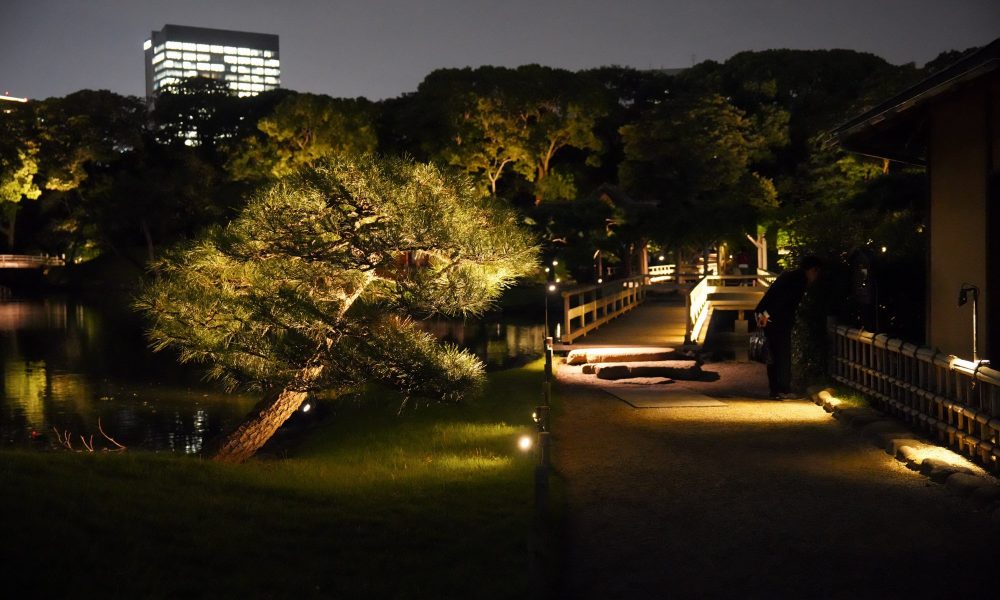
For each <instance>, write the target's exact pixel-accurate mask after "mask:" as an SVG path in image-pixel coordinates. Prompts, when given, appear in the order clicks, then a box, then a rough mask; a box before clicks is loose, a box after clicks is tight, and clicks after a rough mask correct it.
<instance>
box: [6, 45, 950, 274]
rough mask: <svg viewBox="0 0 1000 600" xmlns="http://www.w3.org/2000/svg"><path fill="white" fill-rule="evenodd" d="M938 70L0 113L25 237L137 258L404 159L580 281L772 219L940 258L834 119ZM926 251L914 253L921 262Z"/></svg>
mask: <svg viewBox="0 0 1000 600" xmlns="http://www.w3.org/2000/svg"><path fill="white" fill-rule="evenodd" d="M956 57H957V53H948V54H945V55H942V56H941V57H940V58H939V59H938V60H936V61H933V62H932V63H929V64H928V65H926V66H925V67H924V68H917V67H916V66H914V65H912V64H909V65H902V66H897V65H892V64H889V63H887V62H886V61H884V60H882V59H881V58H878V57H876V56H873V55H870V54H864V53H858V52H853V51H847V50H832V51H793V50H773V51H764V52H744V53H740V54H737V55H735V56H733V57H732V58H730V59H729V60H727V61H725V62H721V63H719V62H712V61H707V62H703V63H700V64H698V65H696V66H694V67H692V68H690V69H687V70H684V71H682V72H681V73H679V74H674V75H671V74H667V73H664V72H659V71H640V70H635V69H629V68H620V67H604V68H599V69H593V70H587V71H581V72H570V71H565V70H560V69H553V68H547V67H542V66H538V65H528V66H523V67H519V68H514V69H510V68H500V67H481V68H476V69H469V68H467V69H441V70H438V71H434V72H432V73H430V74H429V75H428V76H427V77H426V78H425V79H424V81H423V82H422V83H421V84H420V86H419V87H418V89H417V90H416V91H415V92H412V93H408V94H405V95H403V96H400V97H398V98H393V99H389V100H385V101H381V102H370V101H368V100H365V99H343V98H331V97H328V96H322V95H314V94H304V93H296V92H292V91H287V90H278V91H273V92H268V93H264V94H261V95H259V96H255V97H250V98H239V97H236V96H234V95H232V94H230V93H229V92H228V91H227V90H226V89H225V88H224V87H221V86H220V84H218V83H217V82H214V81H212V80H190V81H188V82H186V83H184V84H182V85H180V86H178V87H176V88H174V89H172V90H170V91H169V92H167V93H164V94H162V95H161V96H160V97H159V98H158V99H157V100H156V102H155V103H154V104H153V105H152V106H146V105H145V103H144V102H143V101H142V100H140V99H138V98H134V97H124V96H120V95H117V94H114V93H111V92H107V91H92V90H82V91H80V92H76V93H74V94H70V95H68V96H65V97H61V98H49V99H46V100H41V101H37V102H29V103H27V104H23V105H14V106H12V107H10V108H9V109H8V107H5V111H4V112H3V113H0V202H2V204H0V206H2V208H3V211H2V214H0V216H2V224H0V227H2V233H3V234H4V237H3V240H2V242H0V243H2V244H3V245H5V246H6V247H7V248H12V249H17V250H23V251H31V252H46V253H49V254H57V255H59V254H65V255H66V256H67V258H69V259H71V260H87V259H90V258H94V257H98V256H102V255H105V256H120V257H123V258H125V259H127V260H130V261H133V262H134V263H136V264H143V263H146V262H148V261H150V260H152V259H154V258H155V257H156V256H157V255H158V253H159V252H160V250H161V249H162V248H163V247H165V246H170V245H172V244H174V243H176V242H177V241H180V240H184V239H189V238H192V237H193V236H195V234H196V233H197V232H199V231H201V230H204V229H205V228H207V227H209V226H213V225H216V224H220V223H225V222H227V221H228V220H230V219H231V218H232V217H233V215H235V214H237V212H238V211H239V210H240V209H241V208H242V206H243V205H244V203H245V198H247V197H248V196H249V193H250V192H251V191H252V190H254V189H257V188H259V187H260V186H262V185H263V184H266V183H269V182H271V181H273V180H276V179H278V178H280V177H283V176H285V175H287V174H289V173H292V172H294V171H295V170H296V168H298V167H300V166H313V165H316V164H319V163H320V162H321V161H323V160H325V159H328V158H331V157H337V156H350V155H363V154H366V153H372V152H376V153H380V154H384V155H408V156H411V157H413V158H414V159H416V160H418V161H422V162H433V163H436V164H437V165H439V166H440V167H441V168H443V169H446V170H447V169H451V170H454V171H456V172H465V173H468V174H469V175H470V176H471V177H472V178H473V180H474V181H475V182H477V184H478V186H479V189H480V191H481V193H482V194H483V195H492V196H495V197H497V198H498V199H500V200H501V201H503V202H505V203H507V204H508V205H510V206H512V207H514V208H516V209H518V210H519V211H520V214H521V215H522V218H523V219H524V221H525V222H526V223H528V224H529V225H531V226H532V227H533V228H534V229H535V231H536V232H537V234H538V236H539V238H540V239H541V240H542V243H543V244H544V247H545V252H546V253H548V254H549V255H550V256H559V257H561V258H564V260H563V261H562V262H564V264H566V265H567V267H568V269H569V271H570V274H571V275H572V276H573V277H575V278H576V279H577V280H589V279H592V278H594V277H595V276H596V275H595V272H594V268H593V265H594V256H595V255H596V254H597V253H598V252H602V253H604V255H605V261H606V264H607V263H614V262H616V261H618V262H620V263H625V264H627V263H628V262H629V260H630V259H631V257H632V255H633V254H634V251H635V249H636V248H638V247H639V246H641V245H642V244H645V243H647V242H649V243H651V244H653V246H654V247H656V248H657V249H660V250H661V251H664V252H666V251H673V250H683V251H685V252H696V251H700V250H701V249H702V248H704V247H705V246H707V245H709V244H713V243H715V242H718V241H720V240H729V241H730V242H732V243H734V244H736V245H739V244H740V243H741V241H742V240H745V238H744V234H745V233H747V232H750V233H753V232H755V231H756V230H757V228H758V227H763V228H764V229H766V230H767V231H768V235H769V237H770V239H771V241H772V246H773V245H774V242H781V243H782V245H784V246H786V247H787V248H789V249H791V251H792V253H791V255H790V256H789V259H791V258H794V256H796V255H799V254H802V253H805V252H809V253H817V252H818V253H820V254H824V255H826V256H827V257H829V258H831V259H834V260H836V261H841V262H846V261H847V260H848V259H849V257H850V255H851V253H853V252H856V251H858V250H860V249H864V248H869V249H871V248H880V247H881V246H891V247H892V248H893V252H892V253H891V254H890V255H889V256H886V257H884V258H885V260H890V258H891V259H892V260H900V261H903V262H907V261H908V262H907V264H912V263H914V261H915V260H918V259H919V258H922V251H921V250H920V244H921V242H920V239H921V236H920V225H921V218H922V209H921V206H922V204H921V202H922V194H921V193H920V192H919V190H920V189H921V185H922V183H921V182H922V177H923V175H922V174H921V173H919V172H912V171H909V170H906V169H904V168H901V167H899V166H895V165H894V166H892V167H889V168H886V167H887V166H886V165H883V164H881V163H877V162H872V161H869V160H867V159H863V158H859V157H856V156H849V155H846V154H845V153H843V152H842V151H840V150H839V149H837V147H836V145H835V144H834V143H833V142H832V140H830V139H829V135H828V133H827V132H828V131H829V130H830V129H831V128H832V127H834V126H835V125H837V124H838V123H839V122H841V121H843V120H845V119H846V118H847V117H849V116H851V115H852V114H855V113H857V112H858V111H861V110H863V109H865V108H866V107H869V106H871V105H873V104H874V103H875V102H877V101H878V100H880V99H882V98H884V97H886V96H888V95H890V94H891V93H892V92H894V91H896V90H899V89H901V88H902V87H905V86H906V85H908V84H910V83H913V82H915V81H917V80H919V79H920V78H922V77H924V76H926V74H927V73H928V72H929V71H931V70H933V69H936V68H940V67H941V66H943V65H945V64H947V63H948V62H950V61H951V60H954V59H955V58H956ZM915 257H916V258H915Z"/></svg>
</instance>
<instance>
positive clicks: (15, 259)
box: [0, 254, 65, 268]
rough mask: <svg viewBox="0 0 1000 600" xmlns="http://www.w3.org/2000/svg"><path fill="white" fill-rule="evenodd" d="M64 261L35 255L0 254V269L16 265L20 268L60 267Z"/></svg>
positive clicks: (53, 257)
mask: <svg viewBox="0 0 1000 600" xmlns="http://www.w3.org/2000/svg"><path fill="white" fill-rule="evenodd" d="M64 264H65V261H63V259H61V258H57V257H55V256H39V255H35V254H0V267H4V266H6V265H11V266H13V265H16V266H20V267H21V268H32V267H61V266H63V265H64Z"/></svg>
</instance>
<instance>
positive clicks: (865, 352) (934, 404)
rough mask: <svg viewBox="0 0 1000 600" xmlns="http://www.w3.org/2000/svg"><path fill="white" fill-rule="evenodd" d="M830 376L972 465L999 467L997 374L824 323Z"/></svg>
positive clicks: (999, 374) (992, 368)
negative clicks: (827, 334)
mask: <svg viewBox="0 0 1000 600" xmlns="http://www.w3.org/2000/svg"><path fill="white" fill-rule="evenodd" d="M828 331H829V333H830V337H831V365H830V370H831V375H832V376H833V378H834V379H835V380H837V381H839V382H841V383H843V384H845V385H847V386H850V387H852V388H854V389H855V390H858V391H859V392H861V393H862V394H865V395H866V396H869V397H870V398H872V399H873V400H874V401H875V402H876V403H877V404H878V405H879V407H880V408H883V409H885V410H887V411H889V412H890V413H893V414H896V415H898V416H900V417H902V418H904V419H905V420H907V421H909V422H910V423H912V424H913V425H914V426H916V427H918V428H919V429H922V430H924V431H925V432H926V433H928V434H929V435H930V436H931V437H932V438H936V439H938V440H940V441H943V442H945V443H947V444H948V445H949V446H951V447H953V448H955V449H956V450H957V451H958V452H960V453H963V454H966V455H967V456H970V457H972V458H974V459H976V460H978V461H979V462H980V463H981V464H983V466H985V467H986V468H987V469H990V470H992V471H994V472H997V471H998V469H1000V446H998V445H997V444H996V440H997V439H998V437H1000V371H998V370H996V367H995V366H988V365H986V364H984V363H981V362H980V363H976V362H973V361H969V360H963V359H961V358H959V357H957V356H954V355H948V354H945V353H943V352H940V351H939V350H936V349H934V348H928V347H923V346H917V345H916V344H910V343H906V342H904V341H903V340H900V339H893V338H890V337H889V336H888V335H886V334H877V335H876V334H874V333H872V332H870V331H864V330H861V329H855V328H848V327H845V326H843V325H836V324H835V323H831V324H830V326H829V328H828Z"/></svg>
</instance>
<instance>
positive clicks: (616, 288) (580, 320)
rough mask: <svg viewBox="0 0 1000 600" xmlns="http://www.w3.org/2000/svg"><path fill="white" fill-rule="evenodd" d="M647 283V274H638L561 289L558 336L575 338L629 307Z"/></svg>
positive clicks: (640, 296) (643, 295)
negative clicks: (560, 321)
mask: <svg viewBox="0 0 1000 600" xmlns="http://www.w3.org/2000/svg"><path fill="white" fill-rule="evenodd" d="M648 283H649V277H647V276H645V275H639V276H636V277H629V278H627V279H617V280H615V281H609V282H606V283H600V284H597V285H586V286H580V287H577V288H573V289H570V290H566V291H564V292H563V293H562V297H563V331H562V334H561V338H560V339H561V340H562V341H563V342H566V343H572V342H573V340H575V339H576V338H578V337H580V336H583V335H587V333H589V332H590V331H593V330H594V329H597V328H598V327H600V326H601V325H604V324H605V323H607V322H609V321H611V320H612V319H614V318H615V317H619V316H621V315H623V314H625V313H627V312H628V311H630V310H632V309H633V308H635V307H636V306H638V305H639V304H640V303H641V302H642V301H643V300H644V299H645V298H646V287H647V285H648Z"/></svg>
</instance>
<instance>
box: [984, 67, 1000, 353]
mask: <svg viewBox="0 0 1000 600" xmlns="http://www.w3.org/2000/svg"><path fill="white" fill-rule="evenodd" d="M987 106H988V108H987V110H988V111H989V116H988V119H989V135H990V138H991V143H992V145H991V147H990V156H989V168H990V180H989V200H988V203H989V206H988V208H987V236H988V237H989V241H988V244H989V255H988V256H989V258H988V263H987V265H986V268H987V271H988V272H987V277H988V278H989V284H988V288H989V289H988V290H987V292H986V293H987V296H988V298H987V299H986V300H987V302H986V304H984V306H986V312H987V315H988V316H990V317H992V319H990V320H989V328H988V329H987V330H986V351H985V352H984V353H983V355H984V356H985V357H986V358H989V359H991V360H992V361H993V364H994V365H995V364H998V363H1000V76H998V77H996V78H995V80H994V81H993V84H992V86H991V88H990V90H989V98H988V101H987Z"/></svg>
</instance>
